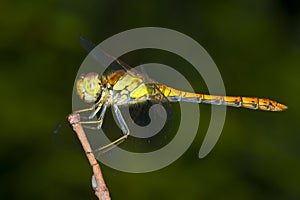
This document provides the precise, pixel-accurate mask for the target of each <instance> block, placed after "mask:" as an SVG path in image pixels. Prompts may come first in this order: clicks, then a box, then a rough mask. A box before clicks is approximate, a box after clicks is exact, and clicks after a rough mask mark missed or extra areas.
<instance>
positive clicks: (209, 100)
mask: <svg viewBox="0 0 300 200" xmlns="http://www.w3.org/2000/svg"><path fill="white" fill-rule="evenodd" d="M158 87H159V89H160V91H161V92H162V93H163V94H164V96H165V97H166V98H167V99H168V100H169V101H170V102H179V101H182V102H191V103H204V104H212V105H224V106H231V107H243V108H249V109H254V110H266V111H282V110H286V109H287V106H285V105H283V104H281V103H278V102H276V101H273V100H270V99H265V98H258V97H240V96H218V95H207V94H197V93H191V92H184V91H180V90H176V89H173V88H171V87H168V86H165V85H158Z"/></svg>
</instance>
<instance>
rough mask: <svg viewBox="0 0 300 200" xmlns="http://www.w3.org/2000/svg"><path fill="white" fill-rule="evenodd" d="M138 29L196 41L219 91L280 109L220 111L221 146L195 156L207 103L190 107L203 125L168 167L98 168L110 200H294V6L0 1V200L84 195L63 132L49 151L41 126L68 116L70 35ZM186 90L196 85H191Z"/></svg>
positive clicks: (297, 54) (280, 1) (299, 134)
mask: <svg viewBox="0 0 300 200" xmlns="http://www.w3.org/2000/svg"><path fill="white" fill-rule="evenodd" d="M144 26H158V27H165V28H170V29H174V30H177V31H180V32H182V33H184V34H187V35H189V36H190V37H192V38H193V39H195V40H196V41H198V42H199V43H200V44H201V45H202V46H203V47H204V48H205V49H206V50H207V51H208V52H209V54H210V55H211V56H212V58H213V59H214V61H215V62H216V64H217V66H218V67H219V70H220V72H221V74H222V76H223V80H224V83H225V86H226V90H227V93H228V94H230V95H245V96H261V97H269V98H271V99H276V100H278V101H280V102H284V103H285V104H287V105H288V106H289V110H287V111H286V112H282V113H269V112H260V111H252V110H246V109H235V108H231V109H228V111H227V119H226V123H225V126H224V130H223V132H222V135H221V138H220V139H219V141H218V143H217V145H216V146H215V148H214V149H213V151H212V152H211V153H210V154H209V155H208V156H207V157H205V158H204V159H201V160H200V159H198V152H199V148H200V145H201V143H202V140H203V137H204V135H205V133H206V132H205V131H206V128H207V123H208V122H205V120H206V121H207V120H208V119H209V117H210V107H209V106H207V105H200V110H201V111H202V112H201V118H202V119H203V120H204V125H203V126H200V129H199V132H198V135H197V138H196V139H195V141H194V142H193V145H192V146H191V147H190V148H189V149H188V151H187V152H185V154H184V155H183V156H182V157H181V158H180V159H178V160H177V161H176V162H174V163H173V164H172V165H170V166H168V167H166V168H164V169H161V170H159V171H155V172H151V173H145V174H129V173H124V172H119V171H115V170H113V169H111V168H108V167H106V166H102V168H103V173H104V176H105V179H106V183H107V185H108V187H109V189H110V193H111V196H112V198H113V199H300V173H299V169H300V146H299V144H300V131H299V113H300V106H299V102H300V95H299V91H300V83H299V74H300V5H299V1H296V0H295V1H293V0H273V1H271V0H267V1H259V0H240V1H237V0H230V1H227V2H226V3H225V2H223V1H210V2H208V1H189V2H184V1H173V0H165V1H156V0H152V1H148V0H146V1H132V0H129V1H116V0H111V1H108V0H107V1H102V0H101V1H98V0H91V1H80V0H73V1H71V0H45V1H36V0H28V1H20V0H19V1H18V0H14V1H1V6H0V36H1V37H0V51H1V52H0V67H1V68H0V73H1V79H0V83H1V84H0V91H1V98H0V99H1V100H0V101H1V111H0V123H1V129H0V130H1V131H0V132H1V133H0V137H1V139H0V141H1V145H0V162H1V163H0V177H1V179H0V180H1V181H0V199H51V200H52V199H72V200H75V199H78V200H79V199H96V198H95V196H94V194H93V190H92V188H91V184H90V179H91V175H92V174H91V169H90V166H89V165H88V162H87V159H86V157H85V155H84V153H83V151H81V150H80V148H79V147H80V146H79V144H78V141H77V140H76V137H75V135H74V134H73V133H72V132H71V131H61V135H63V136H62V137H64V138H63V139H64V142H61V144H60V145H59V148H57V146H56V145H54V144H53V129H54V128H55V126H56V124H57V123H59V122H61V121H63V120H64V119H65V116H66V115H67V114H68V113H70V112H71V102H72V99H71V98H72V88H73V84H74V79H75V76H76V73H77V70H78V68H79V66H80V64H81V62H82V60H83V59H84V58H85V56H86V52H85V51H84V50H83V48H82V47H81V45H80V43H79V36H80V35H81V34H83V35H85V36H87V37H88V38H90V39H91V40H93V41H95V42H101V41H103V40H104V39H106V38H107V37H109V36H112V35H114V34H116V33H119V32H121V31H125V30H127V29H131V28H137V27H144ZM120 45H122V44H120ZM134 59H135V60H137V61H136V62H140V63H143V62H146V61H147V62H148V61H151V60H150V59H147V58H146V57H145V56H144V57H141V59H140V60H139V57H137V56H136V57H135V58H134ZM164 59H167V56H166V57H162V58H161V63H164V62H168V64H172V60H170V59H169V60H168V59H167V60H166V61H164ZM156 61H157V60H156ZM175 64H176V63H175V62H174V65H175ZM187 73H188V72H187ZM187 78H188V77H187ZM191 82H192V83H193V87H194V88H195V90H200V89H201V87H200V86H198V85H197V80H196V79H195V78H193V77H191ZM200 124H201V123H200ZM205 124H206V126H205ZM56 139H57V138H56ZM72 144H73V145H74V146H75V147H74V148H69V146H70V145H71V146H72ZM64 145H65V146H64ZM61 147H62V148H61ZM64 147H65V148H64Z"/></svg>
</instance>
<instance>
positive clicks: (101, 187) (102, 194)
mask: <svg viewBox="0 0 300 200" xmlns="http://www.w3.org/2000/svg"><path fill="white" fill-rule="evenodd" d="M68 121H69V123H70V124H71V125H72V127H73V130H74V131H75V132H76V134H77V137H78V139H79V140H80V143H81V145H82V147H83V149H84V152H85V154H86V157H87V158H88V160H89V162H90V165H91V166H92V169H93V173H94V179H95V180H96V185H93V188H94V190H95V195H96V196H97V197H98V199H99V200H110V196H109V192H108V189H107V187H106V184H105V182H104V179H103V176H102V172H101V168H100V165H99V164H98V162H97V160H96V158H95V156H94V154H93V152H92V149H91V146H90V144H89V142H88V140H87V137H86V135H85V132H84V130H83V128H82V126H81V124H80V123H79V121H80V116H79V114H70V115H69V117H68Z"/></svg>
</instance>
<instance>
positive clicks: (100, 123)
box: [80, 104, 107, 129]
mask: <svg viewBox="0 0 300 200" xmlns="http://www.w3.org/2000/svg"><path fill="white" fill-rule="evenodd" d="M99 107H100V106H99ZM99 107H98V108H99ZM101 107H102V104H101ZM98 108H97V109H96V110H95V111H97V112H99V110H100V108H99V109H98ZM106 109H107V104H104V105H103V107H102V110H101V113H100V115H99V117H98V119H97V120H93V121H81V122H80V123H81V124H98V125H97V127H96V128H94V127H90V126H87V128H90V129H100V128H101V127H102V124H103V120H104V115H105V112H106ZM97 112H96V113H97ZM96 113H95V115H96ZM93 117H94V116H93ZM89 118H90V117H89Z"/></svg>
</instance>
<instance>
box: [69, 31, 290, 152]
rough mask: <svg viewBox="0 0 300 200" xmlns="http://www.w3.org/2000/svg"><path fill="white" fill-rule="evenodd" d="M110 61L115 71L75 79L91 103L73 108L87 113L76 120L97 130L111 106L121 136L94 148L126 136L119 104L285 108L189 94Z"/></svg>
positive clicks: (89, 45)
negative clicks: (145, 103)
mask: <svg viewBox="0 0 300 200" xmlns="http://www.w3.org/2000/svg"><path fill="white" fill-rule="evenodd" d="M81 42H82V45H83V47H84V48H85V49H86V50H87V51H91V50H92V49H93V48H94V47H95V45H94V44H93V43H91V42H90V41H88V40H87V39H85V38H84V37H81ZM105 55H106V56H110V55H107V54H105ZM114 60H115V61H116V63H117V64H118V65H119V66H120V67H121V68H120V69H119V70H116V71H113V72H110V73H106V74H104V73H103V74H98V73H97V72H90V73H87V74H84V75H81V76H80V77H79V79H78V80H77V81H76V90H77V94H78V95H79V97H80V99H82V100H83V101H84V102H85V103H93V105H92V106H90V107H88V108H85V109H81V110H77V111H75V113H82V112H90V113H89V117H88V118H89V120H87V121H80V123H81V124H96V128H97V129H101V127H102V124H103V121H104V116H105V113H106V111H107V108H108V107H112V109H113V112H114V113H115V114H116V118H117V121H118V123H119V125H120V128H121V130H122V135H121V136H120V137H119V138H118V139H116V140H114V141H112V142H110V143H109V144H106V145H104V146H102V147H100V148H98V149H97V151H103V150H106V149H108V148H111V147H112V146H115V145H118V144H119V143H121V142H123V141H124V140H126V139H127V138H128V137H129V136H130V130H129V128H128V125H127V124H126V122H125V119H124V117H123V115H122V113H121V111H120V107H121V106H123V105H135V104H139V103H143V102H146V101H157V102H167V103H169V102H189V103H197V104H212V105H220V106H230V107H237V108H248V109H253V110H263V111H275V112H277V111H283V110H286V109H287V108H288V107H287V106H286V105H284V104H281V103H279V102H277V101H274V100H270V99H267V98H258V97H245V96H218V95H211V94H201V93H193V92H188V91H182V90H178V89H175V88H173V87H170V86H167V85H164V84H160V83H157V82H155V81H152V80H151V79H150V80H151V81H149V80H147V81H145V75H143V74H141V73H139V72H138V71H137V70H135V69H132V68H130V67H129V66H128V65H127V64H125V63H123V62H122V61H121V60H119V59H117V58H114ZM95 116H97V118H96V120H91V119H92V118H94V117H95Z"/></svg>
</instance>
